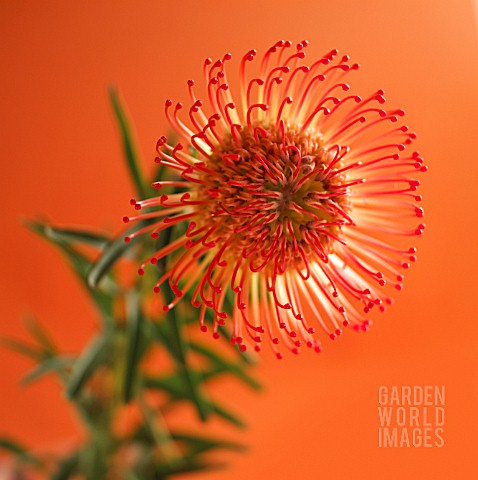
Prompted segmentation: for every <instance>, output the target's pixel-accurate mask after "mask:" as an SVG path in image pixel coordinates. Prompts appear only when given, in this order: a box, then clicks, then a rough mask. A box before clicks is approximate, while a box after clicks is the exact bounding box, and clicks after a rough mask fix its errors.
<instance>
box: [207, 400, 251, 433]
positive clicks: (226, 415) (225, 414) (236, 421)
mask: <svg viewBox="0 0 478 480" xmlns="http://www.w3.org/2000/svg"><path fill="white" fill-rule="evenodd" d="M210 407H211V409H212V411H213V412H214V413H215V414H216V415H218V416H220V417H222V418H223V419H224V420H227V421H228V422H230V423H232V424H233V425H235V426H236V427H239V428H245V427H246V424H245V423H244V422H243V421H242V420H241V419H240V418H239V417H238V416H237V415H235V414H234V413H232V412H231V411H229V410H227V409H226V408H224V407H223V406H221V405H219V404H218V403H216V402H215V403H211V404H210Z"/></svg>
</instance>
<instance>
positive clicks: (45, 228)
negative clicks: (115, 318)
mask: <svg viewBox="0 0 478 480" xmlns="http://www.w3.org/2000/svg"><path fill="white" fill-rule="evenodd" d="M27 225H28V226H29V227H30V229H31V230H33V231H34V232H36V233H37V234H38V235H40V236H41V237H43V238H45V239H46V240H48V241H50V242H53V244H55V245H56V246H57V247H58V248H60V249H61V250H62V252H63V253H64V254H65V255H66V257H67V259H68V261H69V263H70V265H71V267H72V268H73V270H74V271H75V273H76V274H77V276H78V277H79V278H80V280H81V282H82V283H83V285H84V287H85V288H86V290H87V291H88V293H89V294H90V296H91V297H92V299H93V300H94V302H95V303H96V305H97V307H98V308H99V310H100V311H101V312H102V313H103V314H104V319H105V320H107V321H108V320H109V319H110V318H111V316H112V314H113V297H112V296H111V295H107V294H106V293H105V292H102V291H101V290H97V289H91V288H90V287H89V285H88V281H87V276H88V272H89V271H90V269H91V266H92V262H91V261H90V260H89V259H88V258H87V257H86V256H85V255H84V254H82V253H80V252H78V251H77V250H75V249H74V248H73V247H72V246H71V245H69V244H67V243H65V242H64V241H63V240H59V239H58V237H57V236H55V235H53V236H51V234H50V232H51V228H50V226H49V225H46V224H44V223H41V222H38V221H37V222H28V223H27Z"/></svg>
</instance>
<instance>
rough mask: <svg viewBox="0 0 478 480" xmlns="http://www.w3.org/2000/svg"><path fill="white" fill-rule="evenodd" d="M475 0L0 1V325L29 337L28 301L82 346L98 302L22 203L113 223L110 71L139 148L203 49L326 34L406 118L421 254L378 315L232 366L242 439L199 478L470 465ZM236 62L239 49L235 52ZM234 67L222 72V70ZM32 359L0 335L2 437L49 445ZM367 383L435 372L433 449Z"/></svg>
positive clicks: (321, 48) (42, 390)
mask: <svg viewBox="0 0 478 480" xmlns="http://www.w3.org/2000/svg"><path fill="white" fill-rule="evenodd" d="M474 7H475V4H474V2H472V1H471V0H460V1H458V2H449V1H447V0H421V1H419V2H417V1H413V0H402V1H392V0H387V1H378V0H362V1H356V0H339V1H324V0H307V1H306V0H297V1H295V2H290V1H289V2H286V1H283V0H275V1H269V0H267V1H263V2H252V1H249V0H247V1H242V2H225V1H215V0H214V1H203V2H193V1H191V0H187V1H182V2H173V1H168V0H161V1H114V2H113V1H103V2H74V1H70V0H64V1H50V2H35V1H17V2H8V1H2V2H0V25H1V35H2V41H1V42H0V56H1V57H0V64H1V70H2V73H1V75H0V102H1V103H0V104H1V107H0V115H1V121H0V123H1V126H0V144H1V149H2V160H1V165H2V167H1V172H2V173H1V175H0V182H1V183H0V185H1V186H0V188H1V190H0V191H1V198H2V200H1V204H2V207H1V208H2V228H1V230H2V231H1V234H0V239H1V249H0V255H1V263H0V268H1V270H0V271H1V277H0V281H1V285H0V292H1V293H0V295H1V299H2V300H1V302H0V309H1V317H0V318H1V320H0V334H1V335H9V336H16V337H19V338H22V337H23V336H25V333H24V330H23V327H22V324H21V318H22V316H23V315H24V314H25V313H27V312H34V313H35V314H36V315H37V316H38V318H39V319H40V321H41V322H42V323H43V324H44V325H45V326H46V327H47V328H48V329H49V330H51V331H53V332H54V337H55V339H56V340H57V341H58V343H60V344H61V345H62V346H63V348H64V350H65V351H70V352H78V351H79V350H80V349H81V347H82V346H83V345H84V344H85V343H86V341H87V340H88V338H89V337H90V336H91V335H92V334H93V333H94V332H95V329H96V327H97V323H96V318H95V312H94V310H93V308H92V307H91V305H90V304H89V302H88V299H87V297H86V295H85V294H84V292H83V291H82V289H81V288H80V286H79V285H78V282H77V281H76V279H75V278H74V277H73V275H72V274H71V273H70V271H69V269H68V267H67V266H66V264H65V262H64V261H63V259H62V258H61V257H60V255H59V254H58V253H57V252H56V251H55V250H54V249H53V248H52V247H51V246H50V245H48V244H46V243H45V242H43V241H42V240H40V239H39V238H37V237H35V236H34V235H33V234H32V233H30V232H28V231H27V230H26V229H25V228H24V227H23V226H22V225H21V220H22V218H23V219H24V218H32V217H37V216H42V217H46V218H47V219H49V220H50V221H52V222H54V223H56V224H60V225H72V224H75V225H84V226H87V225H93V226H96V227H99V228H102V229H107V230H110V231H115V232H119V231H120V229H121V218H122V217H123V215H124V214H125V213H129V211H130V209H129V203H128V201H129V198H130V197H131V195H132V191H133V189H132V186H131V185H130V184H129V180H128V178H127V174H126V172H125V169H124V168H123V163H122V158H121V149H120V142H119V137H118V134H117V131H116V127H115V125H114V123H113V115H112V112H111V109H110V107H109V104H108V98H107V88H108V86H109V85H111V84H115V85H117V87H118V89H119V90H120V92H121V94H122V97H123V99H124V100H125V101H126V104H127V105H128V110H129V113H130V115H131V117H132V120H133V122H134V124H135V126H136V131H137V138H138V143H139V145H140V148H141V151H142V152H143V157H144V161H145V163H146V164H147V165H148V168H149V166H150V165H151V166H152V165H153V158H154V149H155V144H156V140H157V139H158V138H159V136H160V135H162V134H164V133H168V127H167V124H166V122H165V118H164V114H163V106H164V100H165V99H166V98H173V99H175V100H178V101H181V100H183V101H186V100H187V89H186V80H187V79H189V78H197V79H201V77H202V63H203V61H204V59H205V58H206V57H208V56H211V57H212V58H219V57H222V55H223V54H224V53H226V52H231V53H232V54H233V58H234V59H235V60H236V61H238V59H239V58H240V57H241V55H242V54H243V53H244V52H246V51H247V50H249V49H251V48H256V49H257V50H258V51H261V50H264V49H265V48H267V47H269V46H270V45H271V44H273V43H274V42H275V41H276V40H279V39H282V38H283V39H290V40H292V41H294V42H298V41H300V40H302V39H304V38H305V39H308V40H309V41H310V46H309V47H308V55H309V58H313V57H314V56H319V55H322V54H323V53H325V52H328V51H329V50H331V49H333V48H338V49H339V50H340V51H341V52H342V53H344V54H345V53H348V54H349V55H351V57H352V59H353V61H357V62H359V63H360V64H361V65H362V70H361V71H360V72H359V73H358V74H357V75H355V78H353V77H349V78H348V80H347V81H350V83H351V84H352V85H353V88H354V92H355V93H359V94H363V95H367V94H369V93H371V92H373V91H375V90H376V89H377V88H383V89H384V90H385V94H386V97H387V99H388V103H387V105H388V106H389V107H391V108H399V107H403V108H405V110H406V111H407V119H406V123H407V124H408V125H410V127H411V128H412V130H414V131H416V132H418V134H419V136H418V140H417V143H416V148H418V149H419V150H420V152H421V153H422V155H423V156H424V158H425V159H426V163H427V164H428V165H429V173H428V174H427V175H426V176H423V177H422V180H423V187H422V189H421V192H420V193H421V194H422V195H423V196H424V207H425V211H426V223H427V230H426V232H425V235H424V236H423V238H421V239H419V241H418V242H417V246H418V257H419V261H418V262H417V264H416V265H413V268H412V269H411V271H410V272H409V273H408V275H407V278H406V281H405V289H404V290H403V292H401V293H400V294H398V295H397V296H396V299H397V302H396V303H395V305H394V306H393V307H392V308H391V309H390V310H389V312H388V314H387V315H386V316H380V315H378V316H376V317H373V319H374V320H376V321H375V324H374V327H373V328H372V330H371V331H370V332H368V333H367V334H363V335H360V334H355V333H354V332H352V331H348V332H346V333H347V334H346V335H344V336H343V337H342V338H340V340H339V341H335V342H334V343H332V342H329V341H325V342H324V344H325V345H324V347H325V348H324V352H323V353H321V354H320V355H314V354H312V353H309V352H304V354H301V355H300V356H297V357H296V356H292V355H287V356H286V358H285V359H284V360H282V361H277V360H276V359H275V358H274V357H273V356H272V355H270V352H267V351H266V352H265V353H264V355H263V357H262V360H261V362H260V364H259V365H258V367H257V368H256V370H255V373H256V375H257V376H258V377H259V378H260V379H261V380H262V382H263V384H264V391H263V392H262V393H260V394H257V393H255V392H250V391H248V390H245V389H244V388H242V387H241V386H239V385H237V384H235V383H234V382H229V381H227V382H224V383H217V384H216V385H214V386H213V388H214V391H215V392H216V393H217V394H218V395H219V396H220V397H222V398H223V399H224V401H226V402H227V403H228V404H229V406H230V407H232V408H233V409H235V410H236V411H237V412H239V413H240V414H241V415H242V417H243V418H245V419H246V421H247V423H248V425H249V428H248V429H247V430H245V431H232V429H231V428H230V427H229V426H227V427H225V426H223V425H221V424H219V423H217V424H216V423H213V424H212V425H210V426H209V427H208V429H210V431H211V433H214V432H221V433H224V434H225V435H226V436H227V435H230V437H231V438H234V439H237V440H239V441H242V442H244V443H246V444H247V445H249V451H248V453H247V454H246V455H240V454H234V455H232V454H228V455H227V458H226V460H229V461H230V468H229V469H228V470H225V471H221V472H215V473H205V474H201V475H199V474H198V475H197V476H196V477H195V478H198V479H199V478H200V479H205V480H206V479H211V480H219V479H221V480H227V479H237V478H261V479H268V478H271V479H272V478H274V479H289V478H299V479H303V480H308V479H316V478H325V479H332V480H334V479H342V478H354V479H366V478H367V479H382V478H388V479H398V478H404V477H407V478H411V479H440V480H441V479H450V478H460V479H474V478H478V463H477V460H476V445H477V444H478V409H477V408H476V405H477V401H478V381H477V378H476V371H477V360H478V354H477V351H478V327H477V324H478V318H477V314H476V312H477V308H476V307H477V301H476V300H477V295H476V293H475V290H476V284H477V282H476V272H477V271H478V264H477V263H478V262H477V259H478V256H477V255H476V240H477V231H478V222H476V208H477V206H478V189H477V188H476V182H477V181H478V161H477V150H478V135H477V130H478V56H477V46H478V44H477V35H476V27H477V21H476V19H477V17H476V11H475V8H474ZM236 66H237V63H236ZM229 76H230V77H232V75H231V71H230V73H229ZM31 366H32V364H31V363H30V362H29V361H28V360H25V359H23V358H21V357H19V356H18V355H15V354H13V353H10V352H7V351H5V350H3V349H0V434H9V435H14V436H16V437H17V438H18V439H21V440H24V441H25V442H26V443H27V444H28V445H30V446H31V447H33V448H35V449H38V450H43V449H58V448H61V447H62V446H64V445H68V444H72V443H73V442H74V441H75V439H77V438H78V436H79V435H81V432H79V430H78V422H77V419H76V418H75V417H74V415H72V412H71V411H70V410H69V408H68V406H67V405H66V402H65V400H64V399H63V397H62V393H61V391H60V389H59V387H58V385H57V384H56V383H55V382H54V381H52V380H49V379H43V380H41V381H39V382H38V383H35V384H33V385H32V386H30V387H28V388H21V387H20V386H19V385H18V381H19V379H20V378H21V377H22V375H24V374H25V373H26V372H27V371H28V369H29V368H30V367H31ZM381 385H387V386H392V385H412V386H413V385H445V387H446V417H445V425H444V440H445V445H444V447H443V448H393V449H392V448H389V449H383V448H382V449H381V448H378V446H377V430H378V417H377V403H378V388H379V386H381Z"/></svg>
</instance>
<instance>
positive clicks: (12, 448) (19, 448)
mask: <svg viewBox="0 0 478 480" xmlns="http://www.w3.org/2000/svg"><path fill="white" fill-rule="evenodd" d="M0 450H6V451H7V452H9V453H11V454H13V455H16V456H17V457H18V458H19V460H20V461H22V462H24V463H29V464H31V465H35V466H41V465H42V464H43V462H42V461H41V460H40V459H39V458H37V457H36V456H34V455H32V454H31V453H30V452H29V451H28V450H27V448H26V447H24V446H23V445H21V444H20V443H18V442H15V441H13V440H10V439H9V438H5V437H2V438H0Z"/></svg>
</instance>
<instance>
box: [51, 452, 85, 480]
mask: <svg viewBox="0 0 478 480" xmlns="http://www.w3.org/2000/svg"><path fill="white" fill-rule="evenodd" d="M79 460H80V454H79V452H75V453H73V454H72V455H70V456H69V457H67V458H65V459H64V460H61V461H60V462H59V464H58V470H57V471H56V472H55V473H53V475H52V476H51V480H68V479H69V478H71V477H72V476H73V474H75V473H76V472H77V470H78V465H79Z"/></svg>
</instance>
